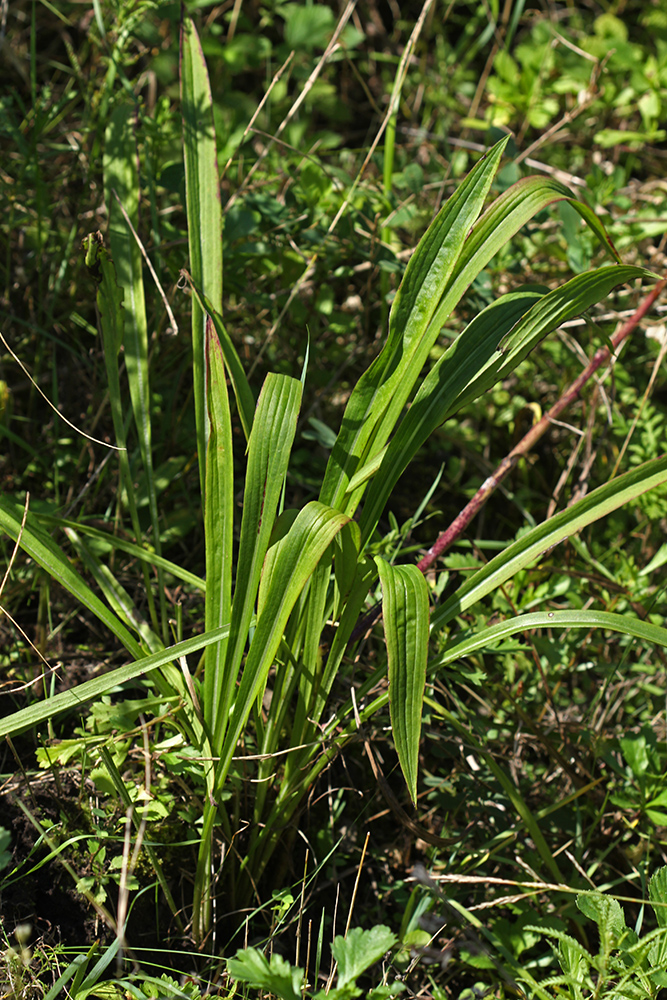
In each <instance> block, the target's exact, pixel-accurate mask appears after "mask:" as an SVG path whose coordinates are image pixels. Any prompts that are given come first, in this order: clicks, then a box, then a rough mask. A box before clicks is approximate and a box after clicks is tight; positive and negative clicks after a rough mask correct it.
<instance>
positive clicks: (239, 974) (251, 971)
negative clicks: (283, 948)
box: [227, 948, 303, 1000]
mask: <svg viewBox="0 0 667 1000" xmlns="http://www.w3.org/2000/svg"><path fill="white" fill-rule="evenodd" d="M227 971H228V973H229V975H230V976H231V977H232V979H237V980H239V981H240V982H242V983H247V984H248V986H252V987H253V988H254V989H259V990H267V991H268V992H269V993H274V994H275V995H276V996H278V997H280V998H281V1000H302V994H301V985H302V983H303V969H298V968H293V967H292V966H291V965H290V964H289V962H287V961H286V960H285V959H284V958H283V957H282V955H277V954H273V955H271V961H270V962H269V961H268V959H266V958H265V956H264V955H263V954H262V953H261V951H258V950H257V948H246V949H245V950H244V951H239V952H238V953H237V955H236V957H235V958H228V959H227Z"/></svg>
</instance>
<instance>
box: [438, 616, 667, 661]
mask: <svg viewBox="0 0 667 1000" xmlns="http://www.w3.org/2000/svg"><path fill="white" fill-rule="evenodd" d="M535 628H586V629H597V628H599V629H608V630H609V631H610V632H622V633H623V634H624V635H631V636H634V637H635V638H637V639H642V640H643V641H644V642H649V643H652V644H653V645H655V646H665V647H667V628H663V627H662V626H661V625H653V624H652V623H651V622H646V621H642V620H641V619H640V618H635V617H634V616H630V615H619V614H614V613H612V612H608V611H533V612H531V613H530V614H527V615H517V616H516V617H514V618H508V619H506V620H505V621H502V622H499V623H498V624H497V625H492V626H490V627H489V628H486V629H482V630H481V631H480V632H477V633H475V635H474V636H468V637H465V638H464V639H460V638H457V641H455V642H454V643H452V644H451V645H449V646H447V647H446V648H445V649H444V650H443V652H442V654H441V655H440V656H438V658H437V660H435V661H432V662H431V663H430V664H429V670H431V669H438V668H439V667H443V666H446V665H447V664H448V663H452V662H453V661H454V660H458V659H461V658H462V657H464V656H469V655H470V654H471V653H475V652H477V651H478V650H480V649H488V648H491V647H493V645H494V644H495V643H496V642H500V641H501V640H502V639H506V638H507V637H508V636H511V635H516V634H517V632H527V631H529V630H531V629H535Z"/></svg>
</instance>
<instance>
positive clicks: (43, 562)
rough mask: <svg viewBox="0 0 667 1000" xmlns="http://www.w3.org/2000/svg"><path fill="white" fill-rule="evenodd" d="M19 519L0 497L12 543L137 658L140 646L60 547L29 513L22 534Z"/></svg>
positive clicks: (0, 514) (2, 524) (1, 524)
mask: <svg viewBox="0 0 667 1000" xmlns="http://www.w3.org/2000/svg"><path fill="white" fill-rule="evenodd" d="M22 517H23V511H22V509H21V508H20V507H19V506H18V504H14V503H13V502H12V501H11V500H9V499H8V498H7V497H0V528H2V529H3V530H4V531H6V532H7V534H8V535H9V536H10V538H13V539H14V540H15V541H16V539H17V538H19V537H20V538H21V548H22V549H23V550H24V551H25V552H27V553H28V555H29V556H31V558H32V559H34V560H35V562H36V563H37V565H38V566H41V567H42V569H44V570H46V572H47V573H48V574H49V576H50V577H51V578H52V579H54V580H56V582H57V583H59V584H61V586H63V587H64V588H65V589H66V590H68V591H69V593H70V594H72V595H73V596H74V597H75V598H76V599H77V601H79V603H80V604H81V605H82V606H83V607H84V608H88V610H89V611H92V613H93V614H94V615H95V617H96V618H98V619H99V620H100V621H101V622H102V624H103V625H106V627H107V628H108V629H109V630H110V632H112V633H113V635H115V636H116V638H118V639H120V641H121V642H122V644H123V645H124V646H125V648H126V649H127V651H128V652H129V653H130V655H131V656H134V657H135V659H139V658H140V657H141V656H142V655H143V652H142V649H141V646H140V645H139V643H138V642H137V640H136V639H135V638H134V636H133V635H132V634H131V633H130V631H129V630H128V629H127V627H126V626H125V625H124V624H123V623H122V622H121V621H120V619H119V618H118V616H117V615H115V614H114V613H113V611H110V610H109V608H108V607H107V606H106V604H104V603H103V602H102V601H101V600H100V599H99V597H98V596H97V594H95V593H93V591H92V590H91V589H90V587H89V586H88V584H87V583H86V582H85V580H84V579H83V578H82V577H81V576H80V575H79V574H78V573H77V571H76V570H75V569H74V567H73V566H72V564H71V563H70V560H69V559H68V558H67V556H66V555H65V553H64V552H63V550H62V549H61V548H60V546H59V545H58V544H57V543H56V542H54V540H53V539H52V538H50V537H49V535H47V534H46V533H45V532H44V531H43V530H42V529H41V528H40V527H39V526H38V525H37V524H35V523H34V519H33V518H32V517H31V515H30V514H28V517H27V520H26V523H25V526H24V528H23V531H21V521H22Z"/></svg>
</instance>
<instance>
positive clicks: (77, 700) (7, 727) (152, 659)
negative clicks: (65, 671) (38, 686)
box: [0, 626, 229, 739]
mask: <svg viewBox="0 0 667 1000" xmlns="http://www.w3.org/2000/svg"><path fill="white" fill-rule="evenodd" d="M228 634H229V628H228V627H227V626H226V627H224V628H219V629H215V631H214V632H209V633H206V634H205V635H197V636H195V637H194V638H192V639H186V640H184V641H183V642H179V643H176V645H175V646H170V647H169V648H168V649H162V650H160V651H159V652H158V653H152V654H151V655H150V656H141V651H139V656H140V658H139V659H137V660H136V661H135V662H134V663H129V664H127V666H124V667H118V668H117V669H116V670H110V671H109V672H108V673H106V674H102V676H101V677H94V678H93V679H92V680H90V681H84V682H83V684H78V685H77V686H76V687H74V688H70V689H69V690H68V691H62V692H61V693H60V694H56V695H53V697H52V698H44V699H43V701H39V702H37V703H36V704H34V705H30V706H29V707H28V708H22V709H21V710H20V711H19V712H13V713H12V714H11V715H8V716H6V717H5V718H4V719H0V739H2V738H3V737H4V736H16V735H18V734H19V733H23V732H25V731H26V729H32V728H33V726H38V725H39V724H40V723H41V722H46V721H47V720H49V719H55V718H56V716H58V715H61V714H62V713H63V712H70V711H72V710H74V709H77V708H82V707H83V706H84V705H85V704H86V702H87V701H91V700H92V699H94V698H101V697H102V695H105V694H108V693H109V692H110V691H113V689H114V688H116V687H118V686H119V685H121V684H126V683H127V682H128V681H133V680H135V679H136V678H137V677H142V676H143V675H144V674H147V673H149V672H150V671H151V670H157V669H158V668H160V667H164V666H166V665H167V664H171V663H173V662H177V661H178V660H179V658H180V657H182V656H187V655H188V654H189V653H196V652H197V651H198V650H200V649H205V648H206V647H207V646H210V645H211V644H212V643H216V642H220V640H221V639H224V638H225V637H226V636H227V635H228Z"/></svg>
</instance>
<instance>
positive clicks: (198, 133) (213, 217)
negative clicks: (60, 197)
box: [180, 17, 222, 496]
mask: <svg viewBox="0 0 667 1000" xmlns="http://www.w3.org/2000/svg"><path fill="white" fill-rule="evenodd" d="M180 76H181V113H182V118H183V147H184V153H185V198H186V207H187V217H188V246H189V250H190V272H191V274H192V280H193V281H194V283H195V285H196V286H197V288H199V289H201V291H202V292H203V294H204V295H205V296H206V298H207V299H209V300H210V302H211V305H212V307H213V308H214V309H215V310H216V311H217V312H218V313H220V312H222V207H221V204H220V183H219V179H218V178H219V174H218V156H217V151H216V141H215V126H214V122H213V101H212V98H211V87H210V84H209V79H208V72H207V70H206V60H205V59H204V53H203V51H202V47H201V43H200V41H199V37H198V35H197V31H196V29H195V26H194V24H193V22H192V20H191V18H189V17H185V18H184V19H183V23H182V25H181V51H180ZM205 326H206V317H205V313H204V311H203V310H202V308H201V306H200V304H199V302H198V301H197V299H196V298H195V299H193V301H192V361H193V381H194V397H195V420H196V427H197V454H198V457H199V479H200V484H201V490H202V496H203V495H204V486H205V475H204V469H205V462H206V439H207V436H208V432H207V423H206V388H205V371H206V361H205V356H204V355H205V338H206V330H205Z"/></svg>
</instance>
